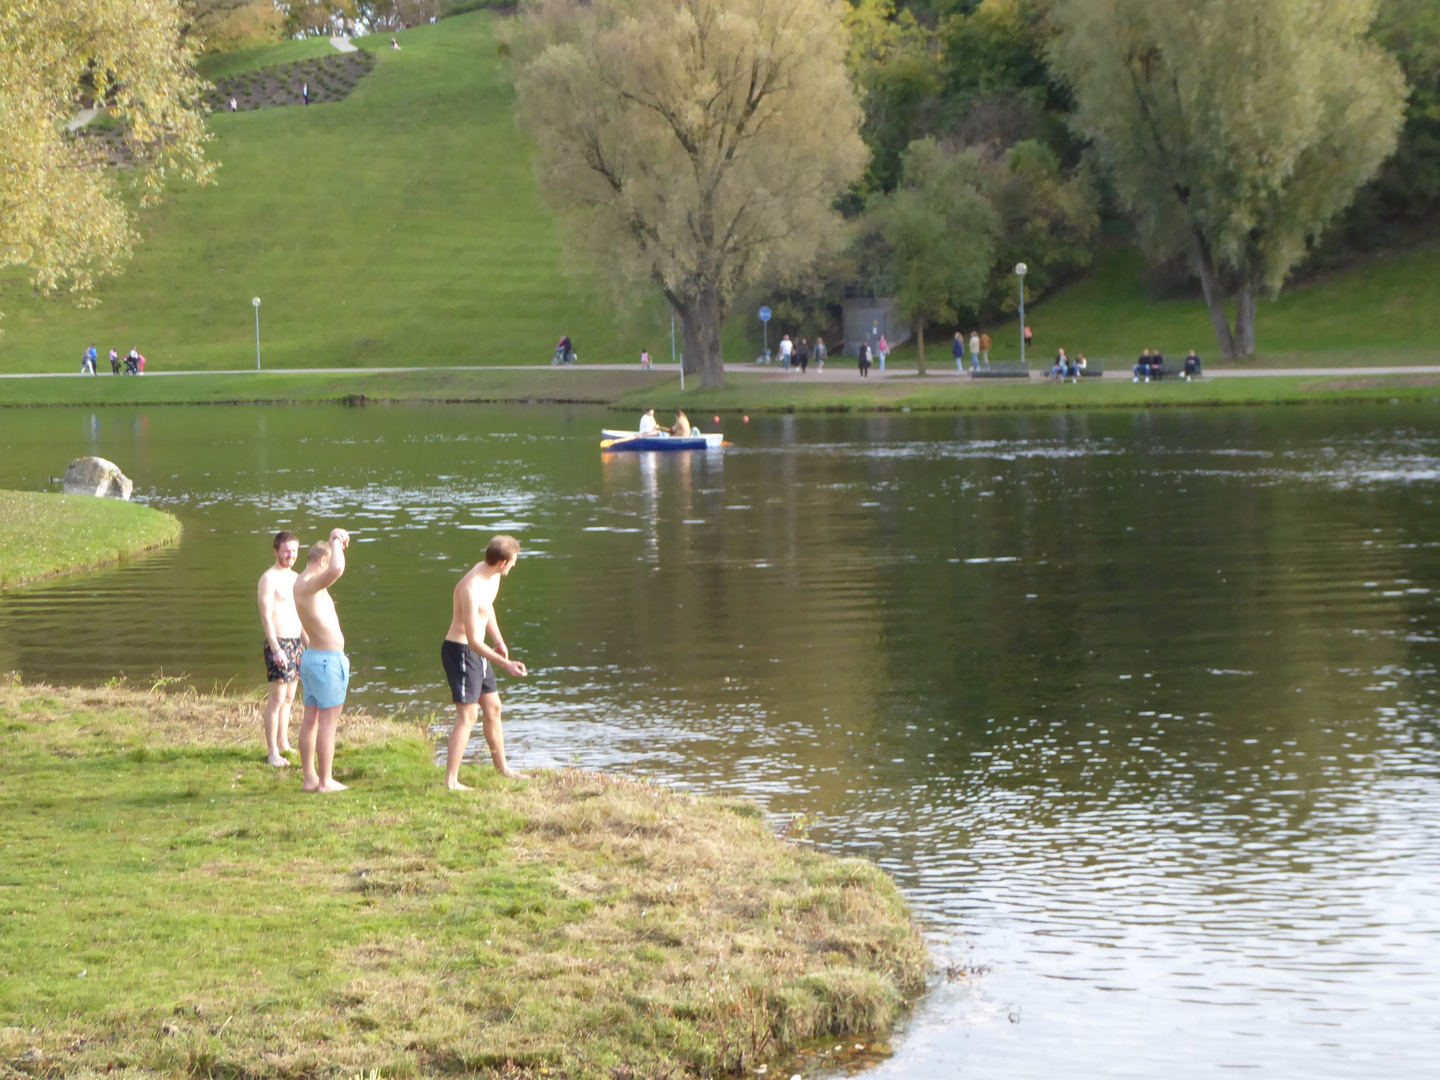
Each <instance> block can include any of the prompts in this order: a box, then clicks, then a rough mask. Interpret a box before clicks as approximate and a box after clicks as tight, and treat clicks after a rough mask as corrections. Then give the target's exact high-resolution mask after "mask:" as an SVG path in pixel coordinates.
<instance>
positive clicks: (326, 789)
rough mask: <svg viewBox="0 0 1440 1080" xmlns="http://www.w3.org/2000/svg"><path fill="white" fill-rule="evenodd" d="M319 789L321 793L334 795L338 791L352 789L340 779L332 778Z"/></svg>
mask: <svg viewBox="0 0 1440 1080" xmlns="http://www.w3.org/2000/svg"><path fill="white" fill-rule="evenodd" d="M318 790H319V792H320V794H321V795H334V794H335V793H336V792H337V791H349V790H350V789H349V788H348V787H346V786H345V785H344V784H342V783H340V781H339V780H331V781H330V782H329V783H327V784H323V785H321V787H320V788H319V789H318Z"/></svg>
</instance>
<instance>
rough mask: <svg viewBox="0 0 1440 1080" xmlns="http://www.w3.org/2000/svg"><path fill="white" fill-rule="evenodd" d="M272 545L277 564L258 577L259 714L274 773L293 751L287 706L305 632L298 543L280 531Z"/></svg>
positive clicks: (286, 764) (291, 700)
mask: <svg viewBox="0 0 1440 1080" xmlns="http://www.w3.org/2000/svg"><path fill="white" fill-rule="evenodd" d="M271 546H272V547H273V548H274V549H275V564H274V565H273V566H271V567H270V569H269V570H266V571H265V573H263V574H261V575H260V586H259V601H260V629H261V630H262V631H263V632H264V634H265V648H264V650H263V654H264V657H265V681H266V686H267V691H266V695H265V708H264V710H263V713H262V715H263V717H264V727H265V750H266V753H267V758H266V760H268V761H269V763H270V764H271V765H272V766H274V767H275V768H277V769H285V768H288V767H289V766H290V762H288V761H286V760H285V756H284V755H286V754H289V753H293V752H294V749H295V748H294V747H293V746H291V745H290V707H291V705H293V704H294V702H295V687H296V685H297V683H298V680H299V678H300V658H301V656H303V655H304V652H305V628H304V627H302V626H301V625H300V615H299V613H297V612H296V610H295V579H296V578H298V577H299V576H300V575H299V574H297V573H295V571H294V569H292V568H293V567H294V565H295V560H296V558H297V557H298V556H299V554H300V539H299V537H297V536H296V535H295V534H294V533H293V532H290V531H288V530H282V531H280V532H278V533H276V534H275V540H274V542H273V544H272V545H271Z"/></svg>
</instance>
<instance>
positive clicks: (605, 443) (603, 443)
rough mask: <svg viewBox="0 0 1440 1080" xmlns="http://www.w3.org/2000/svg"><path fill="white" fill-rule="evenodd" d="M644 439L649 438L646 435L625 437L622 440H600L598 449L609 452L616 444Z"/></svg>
mask: <svg viewBox="0 0 1440 1080" xmlns="http://www.w3.org/2000/svg"><path fill="white" fill-rule="evenodd" d="M645 438H649V436H648V435H626V436H625V437H624V438H623V439H601V440H600V449H601V450H609V449H610V448H611V447H612V446H614V445H615V444H616V443H622V442H630V441H631V440H632V439H645Z"/></svg>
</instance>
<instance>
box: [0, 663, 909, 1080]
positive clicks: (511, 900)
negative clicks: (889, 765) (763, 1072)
mask: <svg viewBox="0 0 1440 1080" xmlns="http://www.w3.org/2000/svg"><path fill="white" fill-rule="evenodd" d="M259 730H260V718H259V714H258V705H257V703H256V702H254V701H239V700H235V699H229V698H224V697H208V696H198V695H195V694H185V695H180V696H165V695H163V694H161V693H158V692H145V691H143V690H135V689H126V688H123V687H119V688H117V687H109V688H101V689H62V688H57V687H50V686H21V685H19V684H18V683H17V682H14V681H13V680H12V681H11V682H10V683H8V684H6V685H3V686H0V740H3V745H4V747H5V753H6V759H7V768H6V771H5V774H4V776H3V778H0V819H3V820H4V821H6V822H7V829H6V836H5V839H4V841H3V845H4V863H3V864H4V871H3V880H0V907H3V908H4V913H5V916H6V918H5V926H6V948H5V950H4V953H3V955H0V1062H5V1063H8V1065H9V1067H10V1068H12V1069H14V1070H16V1071H17V1072H24V1073H30V1074H35V1075H41V1074H44V1075H52V1074H53V1075H88V1074H90V1073H99V1072H116V1073H120V1074H129V1075H134V1076H140V1075H153V1074H164V1075H177V1074H182V1073H183V1074H187V1075H227V1076H246V1077H312V1076H322V1075H324V1076H330V1075H336V1074H342V1075H353V1074H354V1073H356V1072H359V1071H366V1072H368V1071H369V1070H372V1069H378V1070H379V1071H380V1073H381V1075H405V1076H430V1075H438V1074H453V1073H457V1072H479V1073H482V1074H499V1073H502V1072H503V1073H504V1074H505V1075H514V1073H515V1071H517V1070H518V1071H521V1072H529V1073H536V1074H540V1075H550V1076H561V1077H576V1078H579V1077H597V1078H598V1077H607V1078H611V1077H615V1076H626V1077H634V1078H640V1077H652V1076H653V1077H671V1076H681V1075H687V1074H690V1075H705V1076H710V1075H720V1074H722V1073H726V1072H733V1071H735V1070H739V1069H745V1070H750V1069H752V1068H754V1067H756V1066H759V1065H764V1064H769V1066H770V1068H771V1069H772V1070H773V1069H774V1068H776V1067H777V1066H778V1065H780V1064H782V1063H784V1062H785V1060H786V1059H787V1058H791V1057H793V1056H794V1055H795V1054H796V1052H797V1050H798V1049H799V1048H800V1046H801V1044H802V1043H804V1042H805V1041H807V1040H811V1039H814V1038H816V1037H820V1036H824V1037H831V1036H837V1037H838V1036H840V1035H845V1036H847V1043H848V1042H849V1038H848V1037H849V1036H852V1035H855V1034H857V1033H861V1032H883V1031H884V1030H885V1029H887V1028H889V1027H890V1026H891V1025H892V1024H893V1023H894V1022H895V1020H896V1019H897V1017H898V1016H899V1015H900V1013H901V1012H902V1010H903V1009H904V1008H905V1007H906V1005H907V1003H908V1000H909V999H910V998H911V997H912V996H913V995H915V994H917V993H919V992H921V991H922V990H923V988H924V982H925V975H926V970H927V960H926V953H925V949H924V946H923V943H922V942H921V941H920V939H919V938H918V936H917V935H916V933H915V932H914V930H913V928H912V926H911V923H910V918H909V914H908V911H907V909H906V905H905V903H904V901H903V900H902V899H901V897H900V896H899V894H898V893H897V891H896V889H895V887H894V885H893V883H891V881H890V880H889V879H888V878H887V877H886V876H885V875H884V874H883V873H882V872H880V871H879V870H878V869H876V868H875V867H874V866H872V865H870V864H869V863H866V862H863V861H859V860H853V859H848V860H846V859H837V858H832V857H828V856H824V855H821V854H817V853H815V852H813V851H809V850H806V849H803V848H799V847H796V846H794V845H791V844H788V843H785V842H783V841H782V840H780V839H778V838H777V837H775V836H774V835H773V833H772V832H771V831H770V830H769V828H768V826H767V824H766V822H765V821H764V820H763V818H762V817H761V816H760V815H759V813H758V812H757V811H756V810H755V809H754V808H753V807H750V806H747V805H744V804H735V803H726V802H720V801H714V800H704V799H697V798H693V797H686V796H682V795H677V794H675V793H672V792H669V791H667V790H664V789H661V788H658V787H655V786H652V785H650V784H647V783H643V782H638V781H634V780H629V779H622V778H617V777H607V776H600V775H595V774H586V773H579V772H573V771H562V772H546V773H541V774H539V775H538V776H537V777H536V779H535V780H534V781H533V782H532V783H530V784H528V785H522V784H515V783H512V782H509V781H505V780H502V779H499V778H498V777H497V776H496V775H495V773H494V772H493V771H492V770H490V769H476V770H473V776H471V777H469V779H470V780H471V781H472V782H473V783H475V784H476V790H475V791H473V792H468V793H451V792H447V791H445V790H444V789H443V787H442V785H441V783H440V774H439V772H438V770H437V769H436V767H435V764H434V747H433V743H432V739H431V738H430V737H429V736H427V734H426V733H425V732H424V731H423V730H421V729H417V728H415V727H413V726H402V725H399V724H397V723H394V722H391V721H386V720H382V719H376V718H373V717H367V716H364V715H360V716H352V717H347V718H346V719H345V720H344V722H343V724H342V729H341V744H340V748H339V751H338V753H337V757H336V761H337V776H339V777H340V778H341V779H343V780H344V781H345V782H346V783H349V784H350V785H351V790H350V791H348V792H346V793H344V794H343V795H340V796H336V797H314V796H305V795H302V794H301V793H300V790H299V784H300V779H299V776H298V772H299V770H298V769H290V770H280V771H277V770H273V769H271V768H269V767H268V766H266V765H265V764H264V762H263V755H262V752H261V746H260V743H259V740H258V738H257V734H258V732H259ZM0 1068H3V1066H0Z"/></svg>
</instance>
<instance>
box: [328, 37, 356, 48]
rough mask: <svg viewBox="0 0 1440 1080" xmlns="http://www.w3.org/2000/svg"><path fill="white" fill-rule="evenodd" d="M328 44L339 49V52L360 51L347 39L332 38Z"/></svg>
mask: <svg viewBox="0 0 1440 1080" xmlns="http://www.w3.org/2000/svg"><path fill="white" fill-rule="evenodd" d="M330 44H331V45H334V46H335V48H337V49H339V50H340V51H341V52H359V51H360V49H359V47H358V46H356V45H355V43H354V42H352V41H351V40H350V39H349V38H348V37H332V38H331V39H330Z"/></svg>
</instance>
